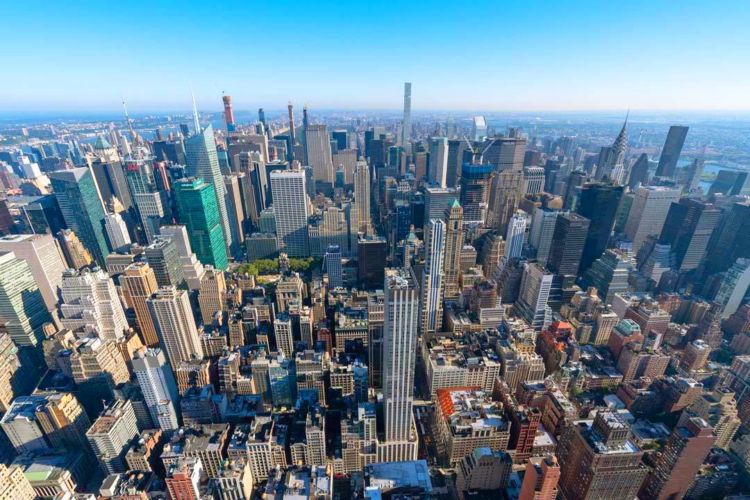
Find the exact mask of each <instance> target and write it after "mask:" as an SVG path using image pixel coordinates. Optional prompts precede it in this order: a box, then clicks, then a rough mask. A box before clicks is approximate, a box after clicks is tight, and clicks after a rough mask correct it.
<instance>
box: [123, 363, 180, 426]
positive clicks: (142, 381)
mask: <svg viewBox="0 0 750 500" xmlns="http://www.w3.org/2000/svg"><path fill="white" fill-rule="evenodd" d="M133 371H134V372H135V376H136V377H137V378H138V385H140V386H141V391H142V392H143V398H144V399H145V400H146V406H148V410H149V412H150V413H151V419H152V420H153V421H154V422H155V423H158V424H159V427H161V428H162V429H163V430H165V431H172V430H176V429H177V428H179V426H180V424H179V422H178V419H177V409H176V405H177V401H178V398H179V393H178V392H177V383H176V382H175V379H174V375H173V374H172V369H171V368H170V366H169V364H167V358H166V357H165V356H164V353H163V352H162V350H161V349H158V348H156V349H148V350H146V351H144V352H139V353H138V354H136V356H135V358H134V359H133Z"/></svg>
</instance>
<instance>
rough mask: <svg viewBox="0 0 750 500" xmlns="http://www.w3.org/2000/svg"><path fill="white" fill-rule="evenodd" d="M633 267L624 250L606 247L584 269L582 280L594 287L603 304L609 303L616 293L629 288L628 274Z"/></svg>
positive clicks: (631, 260)
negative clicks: (600, 254) (599, 255)
mask: <svg viewBox="0 0 750 500" xmlns="http://www.w3.org/2000/svg"><path fill="white" fill-rule="evenodd" d="M633 267H634V262H633V259H632V258H630V257H628V255H627V254H626V253H625V252H622V251H620V250H613V249H607V250H605V252H604V254H602V256H601V257H599V258H598V259H596V260H595V261H594V263H593V264H592V265H591V267H589V268H588V269H587V270H586V272H585V273H584V274H583V280H584V281H585V283H586V285H587V286H593V287H595V288H596V291H597V294H598V295H599V298H601V299H602V300H603V301H604V303H605V304H611V303H612V300H613V299H614V296H615V294H616V293H620V294H621V293H624V292H627V291H628V290H629V285H628V276H629V274H630V271H631V270H632V269H633Z"/></svg>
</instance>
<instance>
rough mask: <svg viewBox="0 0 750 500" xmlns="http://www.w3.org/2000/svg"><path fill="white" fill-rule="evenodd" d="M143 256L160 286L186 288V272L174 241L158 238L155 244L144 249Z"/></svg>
mask: <svg viewBox="0 0 750 500" xmlns="http://www.w3.org/2000/svg"><path fill="white" fill-rule="evenodd" d="M143 256H144V257H145V258H146V262H148V264H149V266H150V267H151V269H152V270H153V272H154V276H155V277H156V283H157V284H158V285H159V286H174V287H178V288H183V287H184V286H185V272H184V269H183V266H182V262H181V261H180V254H179V251H178V250H177V245H176V244H175V242H174V241H173V240H171V239H168V238H162V237H161V236H157V237H156V238H155V240H154V242H153V243H151V244H150V245H149V246H147V247H146V248H144V249H143Z"/></svg>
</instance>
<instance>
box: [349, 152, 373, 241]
mask: <svg viewBox="0 0 750 500" xmlns="http://www.w3.org/2000/svg"><path fill="white" fill-rule="evenodd" d="M354 202H355V207H356V210H355V212H356V219H357V227H353V228H352V231H359V232H364V233H369V232H370V169H369V168H368V166H367V162H366V161H358V162H357V165H356V166H355V167H354Z"/></svg>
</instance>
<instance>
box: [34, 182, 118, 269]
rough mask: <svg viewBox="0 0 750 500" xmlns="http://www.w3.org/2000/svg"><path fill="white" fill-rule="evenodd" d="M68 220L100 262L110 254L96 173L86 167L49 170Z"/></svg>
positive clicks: (62, 209)
mask: <svg viewBox="0 0 750 500" xmlns="http://www.w3.org/2000/svg"><path fill="white" fill-rule="evenodd" d="M48 176H49V179H50V182H51V183H52V191H53V192H54V193H55V196H56V197H57V202H58V204H59V205H60V212H62V215H63V219H65V224H66V225H67V226H68V228H69V229H72V230H73V231H75V233H76V235H77V236H78V238H80V240H81V242H82V243H83V245H84V246H85V247H86V250H88V251H89V252H91V255H92V256H93V257H94V259H95V260H96V262H97V264H99V265H100V266H102V267H103V266H104V265H105V260H104V259H105V258H106V257H107V255H109V247H108V246H107V238H106V237H105V235H104V226H103V224H102V221H103V220H104V206H103V205H102V200H101V198H100V197H99V192H98V191H97V189H96V183H95V182H94V176H93V175H91V172H90V171H89V169H87V168H85V167H79V168H72V169H69V170H58V171H56V172H51V173H50V174H48Z"/></svg>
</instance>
